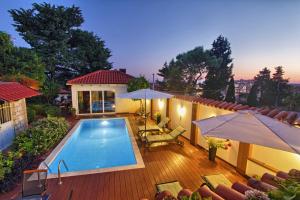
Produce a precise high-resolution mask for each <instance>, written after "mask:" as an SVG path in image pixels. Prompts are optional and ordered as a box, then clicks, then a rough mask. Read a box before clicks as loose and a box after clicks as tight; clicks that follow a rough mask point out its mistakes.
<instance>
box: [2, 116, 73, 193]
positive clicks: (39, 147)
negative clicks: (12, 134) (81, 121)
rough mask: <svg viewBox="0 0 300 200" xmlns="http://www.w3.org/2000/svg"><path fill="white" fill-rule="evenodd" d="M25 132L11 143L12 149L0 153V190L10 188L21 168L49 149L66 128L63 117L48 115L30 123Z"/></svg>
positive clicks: (20, 173)
mask: <svg viewBox="0 0 300 200" xmlns="http://www.w3.org/2000/svg"><path fill="white" fill-rule="evenodd" d="M31 125H32V126H31V127H30V128H28V129H27V130H26V131H25V132H23V133H21V134H19V135H18V136H17V137H16V138H15V140H14V145H13V151H11V152H9V153H7V154H5V155H3V154H2V153H0V191H1V192H5V191H8V190H9V189H11V188H12V187H13V186H14V185H15V183H16V182H17V181H19V180H20V179H21V175H22V171H23V169H25V168H27V167H28V165H29V164H30V163H31V162H32V161H33V160H34V158H36V157H37V156H39V155H41V154H43V153H44V152H46V151H47V150H50V149H51V148H52V147H53V146H54V145H55V144H56V143H57V142H58V141H59V140H60V139H62V138H63V137H64V135H65V134H66V133H67V130H68V124H67V122H66V120H65V119H64V118H56V117H49V118H44V119H40V120H38V121H36V122H33V123H32V124H31Z"/></svg>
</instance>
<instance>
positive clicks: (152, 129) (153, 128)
mask: <svg viewBox="0 0 300 200" xmlns="http://www.w3.org/2000/svg"><path fill="white" fill-rule="evenodd" d="M169 121H170V119H169V118H168V117H166V118H164V119H162V120H161V121H160V122H159V124H157V125H156V124H155V125H148V124H147V125H146V130H145V126H138V133H139V135H140V136H141V137H145V136H146V132H155V131H157V132H163V131H164V128H165V127H166V125H167V124H168V123H169Z"/></svg>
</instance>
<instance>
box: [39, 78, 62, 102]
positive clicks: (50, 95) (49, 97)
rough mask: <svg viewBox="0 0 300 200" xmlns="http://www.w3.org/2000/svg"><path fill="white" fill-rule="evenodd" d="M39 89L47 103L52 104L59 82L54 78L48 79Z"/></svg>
mask: <svg viewBox="0 0 300 200" xmlns="http://www.w3.org/2000/svg"><path fill="white" fill-rule="evenodd" d="M41 91H42V93H43V96H44V97H45V98H46V101H47V103H48V104H52V103H53V102H54V99H55V97H56V96H57V94H58V92H59V84H58V83H57V82H56V81H54V80H53V81H51V80H48V81H46V82H45V83H44V85H43V87H42V88H41Z"/></svg>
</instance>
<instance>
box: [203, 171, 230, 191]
mask: <svg viewBox="0 0 300 200" xmlns="http://www.w3.org/2000/svg"><path fill="white" fill-rule="evenodd" d="M202 179H203V180H204V181H205V183H206V185H207V186H208V187H209V188H210V189H212V190H213V191H214V190H215V189H216V188H217V187H218V186H219V185H220V184H222V185H225V186H227V187H231V186H232V183H231V182H230V181H229V180H228V179H227V178H226V177H225V176H224V175H223V174H215V175H208V176H202Z"/></svg>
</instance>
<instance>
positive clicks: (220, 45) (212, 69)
mask: <svg viewBox="0 0 300 200" xmlns="http://www.w3.org/2000/svg"><path fill="white" fill-rule="evenodd" d="M210 53H211V55H212V56H214V57H215V58H216V59H217V60H218V61H219V65H215V66H209V67H208V68H207V70H208V71H207V75H206V77H205V82H204V86H203V97H206V98H212V99H216V100H223V99H224V92H225V89H226V87H227V86H228V84H229V80H230V78H231V76H232V68H233V63H232V61H233V59H232V58H231V48H230V43H229V41H228V40H227V38H225V37H223V36H222V35H220V36H219V37H218V38H217V39H216V40H215V41H214V42H213V44H212V49H211V51H210Z"/></svg>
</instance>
